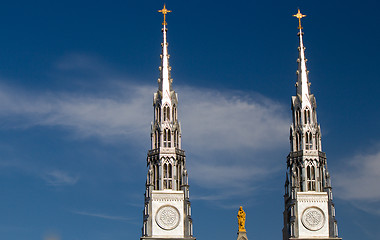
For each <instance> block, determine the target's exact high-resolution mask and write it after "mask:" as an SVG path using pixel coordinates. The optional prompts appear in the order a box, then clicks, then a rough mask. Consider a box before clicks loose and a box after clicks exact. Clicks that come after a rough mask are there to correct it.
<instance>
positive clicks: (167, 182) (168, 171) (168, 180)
mask: <svg viewBox="0 0 380 240" xmlns="http://www.w3.org/2000/svg"><path fill="white" fill-rule="evenodd" d="M163 176H164V177H163V189H172V188H173V167H172V164H171V163H169V162H165V163H164V166H163Z"/></svg>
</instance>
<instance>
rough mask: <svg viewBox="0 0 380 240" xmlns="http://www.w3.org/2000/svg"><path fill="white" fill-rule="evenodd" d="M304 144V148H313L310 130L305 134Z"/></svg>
mask: <svg viewBox="0 0 380 240" xmlns="http://www.w3.org/2000/svg"><path fill="white" fill-rule="evenodd" d="M305 142H306V143H305V145H306V150H312V149H313V134H312V133H311V132H307V133H306V136H305Z"/></svg>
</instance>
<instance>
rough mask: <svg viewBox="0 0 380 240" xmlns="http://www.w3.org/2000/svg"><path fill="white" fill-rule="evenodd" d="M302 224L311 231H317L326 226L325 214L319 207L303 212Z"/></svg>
mask: <svg viewBox="0 0 380 240" xmlns="http://www.w3.org/2000/svg"><path fill="white" fill-rule="evenodd" d="M302 224H303V225H304V226H305V228H307V229H309V230H311V231H317V230H319V229H321V228H322V227H323V225H325V214H324V213H323V211H322V210H321V209H319V208H317V207H309V208H306V209H305V211H303V214H302Z"/></svg>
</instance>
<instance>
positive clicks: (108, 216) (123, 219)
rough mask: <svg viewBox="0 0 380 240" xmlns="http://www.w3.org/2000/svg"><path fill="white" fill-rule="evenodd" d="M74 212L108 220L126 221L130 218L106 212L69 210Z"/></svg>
mask: <svg viewBox="0 0 380 240" xmlns="http://www.w3.org/2000/svg"><path fill="white" fill-rule="evenodd" d="M71 212H72V213H74V214H78V215H83V216H89V217H96V218H103V219H108V220H116V221H128V220H131V219H130V218H126V217H121V216H112V215H107V214H100V213H90V212H82V211H71Z"/></svg>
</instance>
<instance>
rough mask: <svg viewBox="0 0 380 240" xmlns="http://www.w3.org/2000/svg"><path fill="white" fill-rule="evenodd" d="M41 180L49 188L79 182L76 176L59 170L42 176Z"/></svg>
mask: <svg viewBox="0 0 380 240" xmlns="http://www.w3.org/2000/svg"><path fill="white" fill-rule="evenodd" d="M42 178H43V179H44V180H45V181H46V183H47V184H48V185H51V186H66V185H74V184H76V183H77V182H78V180H79V177H78V176H73V175H70V174H68V173H66V172H63V171H59V170H53V171H50V172H47V173H45V174H44V175H43V176H42Z"/></svg>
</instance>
